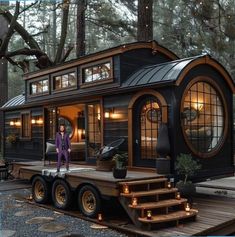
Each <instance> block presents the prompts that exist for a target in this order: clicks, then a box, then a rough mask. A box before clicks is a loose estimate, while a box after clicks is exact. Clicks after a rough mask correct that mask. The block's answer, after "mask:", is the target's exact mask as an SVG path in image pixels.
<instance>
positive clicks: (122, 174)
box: [113, 168, 127, 179]
mask: <svg viewBox="0 0 235 237" xmlns="http://www.w3.org/2000/svg"><path fill="white" fill-rule="evenodd" d="M126 174H127V169H126V168H125V169H117V168H113V177H114V178H115V179H125V178H126Z"/></svg>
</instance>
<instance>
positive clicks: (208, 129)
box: [181, 80, 225, 157]
mask: <svg viewBox="0 0 235 237" xmlns="http://www.w3.org/2000/svg"><path fill="white" fill-rule="evenodd" d="M209 81H210V80H205V81H203V80H200V81H198V80H197V81H196V82H195V83H193V84H191V85H190V86H189V87H188V88H187V89H186V91H185V93H184V95H183V100H182V106H181V119H182V129H183V133H184V137H185V139H186V142H187V144H188V145H189V147H190V148H191V150H192V151H193V152H194V153H196V154H197V155H199V156H201V157H209V156H212V155H213V154H214V153H215V152H216V151H218V150H219V147H220V145H221V143H222V140H223V138H224V131H225V110H224V108H225V107H224V106H225V104H224V103H223V100H222V97H221V95H220V93H219V91H218V90H217V89H216V88H215V87H214V86H212V84H211V83H210V82H209Z"/></svg>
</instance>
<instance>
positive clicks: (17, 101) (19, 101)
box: [2, 94, 25, 108]
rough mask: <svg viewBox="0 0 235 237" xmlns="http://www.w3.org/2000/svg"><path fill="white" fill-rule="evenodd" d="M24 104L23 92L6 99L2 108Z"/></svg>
mask: <svg viewBox="0 0 235 237" xmlns="http://www.w3.org/2000/svg"><path fill="white" fill-rule="evenodd" d="M24 104H25V96H24V94H21V95H17V96H15V97H13V98H12V99H10V100H8V101H7V102H6V103H5V104H4V105H3V106H2V108H9V107H15V106H19V105H24Z"/></svg>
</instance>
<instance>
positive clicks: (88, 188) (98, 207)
mask: <svg viewBox="0 0 235 237" xmlns="http://www.w3.org/2000/svg"><path fill="white" fill-rule="evenodd" d="M86 191H90V192H92V193H93V196H94V197H95V200H96V207H95V209H94V211H93V212H87V211H86V210H85V208H84V207H83V204H82V198H83V194H84V193H85V192H86ZM78 206H79V209H80V211H81V212H82V214H83V215H84V216H87V217H90V218H94V217H97V215H98V213H99V212H100V210H101V197H100V195H99V193H98V191H97V190H96V189H95V188H94V187H92V186H91V185H85V186H83V187H82V188H81V189H80V190H79V192H78Z"/></svg>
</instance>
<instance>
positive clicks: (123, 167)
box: [113, 153, 128, 179]
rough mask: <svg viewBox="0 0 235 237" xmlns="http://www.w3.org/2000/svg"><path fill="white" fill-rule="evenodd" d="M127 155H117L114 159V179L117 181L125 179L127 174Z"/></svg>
mask: <svg viewBox="0 0 235 237" xmlns="http://www.w3.org/2000/svg"><path fill="white" fill-rule="evenodd" d="M127 160H128V154H127V153H117V154H116V155H114V157H113V161H114V162H115V166H114V167H113V177H114V178H115V179H124V178H125V177H126V174H127Z"/></svg>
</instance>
